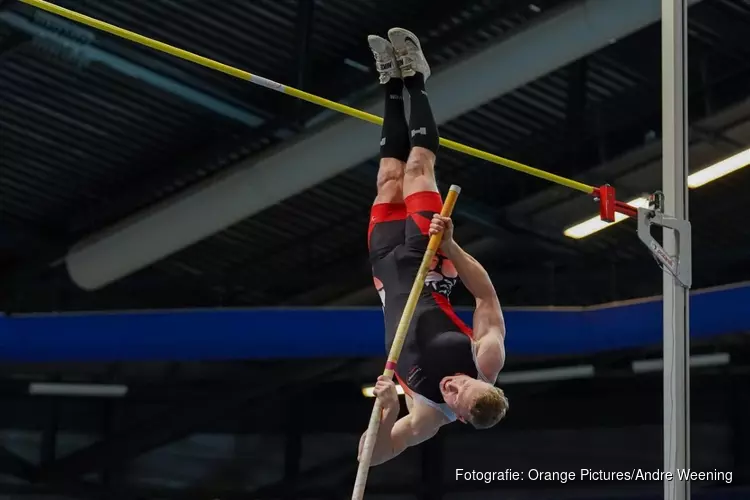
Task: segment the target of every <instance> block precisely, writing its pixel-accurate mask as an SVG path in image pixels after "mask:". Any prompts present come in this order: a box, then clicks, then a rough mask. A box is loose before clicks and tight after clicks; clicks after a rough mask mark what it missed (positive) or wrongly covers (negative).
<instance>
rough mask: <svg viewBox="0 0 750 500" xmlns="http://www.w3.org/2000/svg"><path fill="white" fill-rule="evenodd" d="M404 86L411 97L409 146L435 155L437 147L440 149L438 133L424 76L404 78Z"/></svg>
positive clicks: (418, 74) (417, 75) (419, 74)
mask: <svg viewBox="0 0 750 500" xmlns="http://www.w3.org/2000/svg"><path fill="white" fill-rule="evenodd" d="M404 85H405V86H406V89H407V90H408V91H409V96H410V97H411V116H410V117H409V135H410V136H411V145H412V146H419V147H422V148H426V149H429V150H430V151H432V152H433V153H435V154H437V152H438V147H440V133H439V132H438V127H437V123H435V117H434V116H432V108H431V107H430V99H429V98H428V97H427V91H426V90H425V89H424V76H423V75H422V74H421V73H417V74H416V75H414V76H410V77H407V78H404Z"/></svg>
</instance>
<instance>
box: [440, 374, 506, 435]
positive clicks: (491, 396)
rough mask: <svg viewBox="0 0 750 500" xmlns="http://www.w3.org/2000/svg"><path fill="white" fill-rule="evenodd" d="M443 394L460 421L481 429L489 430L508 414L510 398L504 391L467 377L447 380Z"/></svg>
mask: <svg viewBox="0 0 750 500" xmlns="http://www.w3.org/2000/svg"><path fill="white" fill-rule="evenodd" d="M440 392H441V393H442V394H443V399H444V400H445V402H446V403H447V404H448V406H449V407H450V409H451V410H453V412H454V413H455V414H456V416H457V417H458V419H459V420H461V421H462V422H466V423H470V424H472V425H473V426H474V427H475V428H477V429H489V428H490V427H492V426H494V425H495V424H497V423H498V422H499V421H500V420H502V418H503V417H504V416H505V413H506V412H507V411H508V398H506V397H505V394H504V393H503V391H502V389H499V388H497V387H495V386H494V385H492V384H488V383H487V382H483V381H481V380H477V379H474V378H471V377H469V376H466V375H454V376H451V377H445V378H443V380H441V381H440Z"/></svg>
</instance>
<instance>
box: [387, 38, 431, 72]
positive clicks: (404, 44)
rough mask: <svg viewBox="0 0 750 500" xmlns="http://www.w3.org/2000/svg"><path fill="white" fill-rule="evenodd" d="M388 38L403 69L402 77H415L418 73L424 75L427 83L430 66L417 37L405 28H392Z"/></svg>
mask: <svg viewBox="0 0 750 500" xmlns="http://www.w3.org/2000/svg"><path fill="white" fill-rule="evenodd" d="M388 38H389V39H390V41H391V44H393V50H394V51H395V52H396V58H397V59H398V63H399V66H400V67H401V75H402V76H403V77H404V78H406V77H409V76H414V75H415V74H416V73H422V75H423V76H424V79H425V81H427V79H428V78H429V77H430V65H429V64H427V59H425V57H424V53H423V52H422V46H421V45H420V44H419V39H418V38H417V36H416V35H415V34H414V33H412V32H411V31H409V30H405V29H403V28H391V29H390V30H388Z"/></svg>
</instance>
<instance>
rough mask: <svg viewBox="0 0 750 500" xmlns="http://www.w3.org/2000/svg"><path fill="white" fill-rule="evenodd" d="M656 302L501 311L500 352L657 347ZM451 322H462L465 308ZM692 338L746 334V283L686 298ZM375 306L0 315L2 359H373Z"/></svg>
mask: <svg viewBox="0 0 750 500" xmlns="http://www.w3.org/2000/svg"><path fill="white" fill-rule="evenodd" d="M661 308H662V304H661V301H660V299H659V298H654V299H648V300H642V301H635V302H630V303H621V304H610V305H606V306H597V307H592V308H575V309H571V308H566V309H554V308H547V309H518V310H514V309H507V310H506V311H505V321H506V325H507V331H508V333H507V338H506V346H507V352H508V355H510V356H513V355H576V354H593V353H597V352H602V351H611V350H617V349H625V348H633V347H642V346H643V347H645V346H650V345H658V344H660V343H661V338H662V309H661ZM459 316H461V317H462V319H463V320H464V321H466V322H467V323H469V324H471V311H469V310H461V311H459ZM690 316H691V317H690V320H691V321H690V324H691V333H692V336H693V337H694V338H702V337H710V336H715V335H722V334H729V333H742V332H748V331H750V286H749V285H742V286H736V287H732V288H724V289H716V290H710V291H703V292H696V293H694V294H692V298H691V312H690ZM384 354H385V345H384V340H383V314H382V311H381V310H380V309H327V308H317V309H212V310H197V311H196V310H194V311H156V312H117V313H85V314H44V315H29V316H0V360H2V361H15V362H19V361H28V362H43V361H136V360H137V361H147V360H153V361H191V360H192V361H197V360H220V359H274V358H275V359H280V358H315V357H354V356H383V355H384Z"/></svg>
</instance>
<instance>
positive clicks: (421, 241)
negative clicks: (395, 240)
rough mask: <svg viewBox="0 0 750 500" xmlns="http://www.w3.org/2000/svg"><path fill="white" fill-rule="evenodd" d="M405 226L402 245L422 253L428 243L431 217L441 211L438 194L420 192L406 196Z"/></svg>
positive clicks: (440, 201) (441, 206)
mask: <svg viewBox="0 0 750 500" xmlns="http://www.w3.org/2000/svg"><path fill="white" fill-rule="evenodd" d="M405 205H406V212H407V218H406V224H405V227H404V233H405V234H404V243H405V244H406V246H408V247H410V248H412V249H413V250H418V251H420V252H424V251H425V250H426V249H427V243H428V242H429V230H430V222H431V221H432V216H433V215H435V214H436V213H440V211H441V210H442V209H443V200H442V198H441V197H440V193H437V192H434V191H420V192H418V193H414V194H412V195H410V196H407V197H406V199H405Z"/></svg>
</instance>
